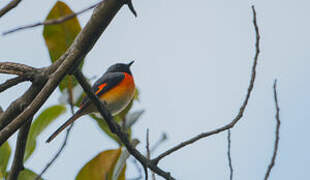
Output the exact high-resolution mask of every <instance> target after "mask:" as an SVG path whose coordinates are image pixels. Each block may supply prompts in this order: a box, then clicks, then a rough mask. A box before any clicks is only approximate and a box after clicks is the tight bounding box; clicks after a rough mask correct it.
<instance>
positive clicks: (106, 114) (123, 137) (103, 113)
mask: <svg viewBox="0 0 310 180" xmlns="http://www.w3.org/2000/svg"><path fill="white" fill-rule="evenodd" d="M74 76H75V78H76V79H77V80H78V82H79V83H80V85H81V87H82V88H83V89H84V91H85V93H86V94H87V96H88V97H89V98H90V99H91V100H92V102H93V103H94V105H95V106H96V107H97V110H98V111H99V113H100V114H101V116H102V117H103V118H104V120H105V121H106V123H107V125H108V126H109V128H110V130H111V132H113V133H114V134H116V135H117V136H118V137H119V139H120V140H121V141H122V143H123V144H124V145H125V146H126V148H127V150H128V152H129V153H130V154H131V155H133V156H134V157H135V158H136V159H137V160H138V161H139V162H140V163H141V164H142V165H143V167H148V168H150V169H151V170H153V171H154V172H155V173H156V174H158V175H160V176H162V177H163V178H165V179H169V180H172V179H174V178H173V177H171V176H170V173H167V172H165V171H163V170H162V169H160V168H159V167H158V166H157V165H155V164H154V163H152V162H151V161H150V160H148V159H147V158H146V157H145V156H143V155H142V154H141V153H140V152H139V151H138V150H137V149H136V148H135V147H133V146H132V145H131V144H130V141H129V139H128V135H127V134H125V133H124V132H123V131H121V127H120V126H119V125H118V124H117V123H116V122H115V121H114V119H113V116H112V115H111V113H110V112H109V111H108V110H107V109H106V108H105V106H104V104H103V103H101V101H100V100H99V98H98V97H97V96H96V95H95V94H94V92H93V91H92V89H91V87H90V85H89V84H88V82H87V80H86V78H85V77H84V75H83V74H82V73H81V71H79V70H78V69H77V70H76V71H75V72H74Z"/></svg>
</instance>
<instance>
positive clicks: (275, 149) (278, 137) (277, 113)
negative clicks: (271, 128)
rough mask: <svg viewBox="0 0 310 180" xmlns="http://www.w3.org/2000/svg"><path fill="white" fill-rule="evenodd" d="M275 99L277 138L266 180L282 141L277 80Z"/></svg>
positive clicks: (274, 89)
mask: <svg viewBox="0 0 310 180" xmlns="http://www.w3.org/2000/svg"><path fill="white" fill-rule="evenodd" d="M273 97H274V102H275V107H276V116H275V119H276V121H277V126H276V132H275V134H276V138H275V141H274V149H273V155H272V158H271V161H270V164H269V166H268V168H267V171H266V174H265V178H264V180H267V179H268V178H269V176H270V172H271V169H272V168H273V166H274V164H275V161H276V157H277V152H278V146H279V140H280V135H279V134H280V125H281V121H280V108H279V104H278V93H277V80H275V81H274V84H273Z"/></svg>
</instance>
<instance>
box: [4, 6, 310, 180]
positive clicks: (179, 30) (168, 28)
mask: <svg viewBox="0 0 310 180" xmlns="http://www.w3.org/2000/svg"><path fill="white" fill-rule="evenodd" d="M7 2H8V0H3V1H1V3H0V7H3V6H4V4H6V3H7ZM65 2H66V3H67V4H69V5H70V6H71V8H72V9H73V10H75V11H78V10H80V9H82V8H85V7H87V6H89V5H91V4H93V3H95V2H96V1H94V0H91V1H69V0H68V1H65ZM54 3H55V1H54V0H53V1H39V0H35V1H29V0H28V1H27V0H24V1H22V3H21V4H20V5H19V6H18V7H17V8H16V9H15V10H13V11H12V12H11V13H9V14H8V15H6V16H4V17H3V18H1V19H0V32H3V31H5V30H8V29H11V28H13V27H16V26H19V25H24V24H28V23H33V22H37V21H39V20H43V19H44V18H45V17H46V15H47V13H48V11H49V9H50V8H51V7H52V6H53V4H54ZM253 4H254V5H255V6H256V10H257V18H258V24H259V27H260V31H261V36H262V39H261V55H260V57H259V63H258V67H257V81H256V84H255V88H254V91H253V94H252V97H251V99H250V102H249V105H248V107H247V109H246V111H245V114H244V118H243V119H242V120H241V121H240V123H239V124H237V126H236V127H235V128H234V129H233V130H232V159H233V166H234V170H235V174H234V179H236V180H237V179H238V180H248V179H251V180H256V179H257V180H258V179H263V176H264V174H265V171H266V168H267V165H268V163H269V161H270V158H271V155H272V148H273V141H274V130H275V120H274V115H275V109H274V102H273V94H272V84H273V80H274V79H275V78H277V79H278V94H279V103H280V108H281V112H280V113H281V115H280V116H281V121H282V125H281V129H280V136H281V139H280V144H279V154H278V157H277V160H276V166H275V167H274V169H273V171H272V172H271V179H273V180H286V179H287V180H291V179H299V180H306V179H309V178H310V176H309V173H307V170H309V162H310V157H309V151H310V146H309V143H308V141H309V140H308V137H309V130H308V127H309V125H310V123H309V121H308V120H307V119H309V116H310V114H309V110H308V108H309V105H310V103H309V91H310V86H309V85H308V83H307V82H306V81H305V80H306V79H307V77H308V76H309V71H308V67H309V66H310V61H309V56H310V55H309V53H308V52H309V41H310V36H309V32H310V26H309V23H308V22H309V17H310V12H309V6H310V3H309V1H307V0H297V1H289V0H281V1H280V0H274V1H268V0H261V1H245V0H237V1H228V0H216V1H215V0H213V1H211V0H207V1H205V0H197V1H185V0H170V1H166V0H157V1H141V0H137V1H134V5H135V7H136V10H137V12H138V18H134V17H133V15H132V14H130V12H129V10H128V8H126V7H124V8H122V9H121V11H120V12H119V13H118V14H117V16H116V18H115V19H114V20H113V22H112V23H111V25H110V26H109V27H108V29H107V30H106V32H105V33H104V34H103V36H102V37H101V38H100V39H99V41H98V43H97V44H96V46H95V47H94V48H93V50H92V51H91V52H90V53H89V54H88V56H87V57H86V63H85V66H84V72H85V74H86V75H87V76H88V77H92V76H97V77H99V76H101V74H102V73H103V72H104V71H105V70H106V68H107V67H108V66H110V65H111V64H113V63H116V62H129V61H130V60H133V59H134V60H136V63H135V64H134V65H133V66H132V71H133V73H134V75H135V80H136V84H137V86H138V87H139V89H140V91H141V98H140V99H141V101H140V102H139V103H138V104H136V106H135V109H141V108H143V109H145V110H146V113H145V114H144V116H143V117H142V118H141V119H140V121H139V122H138V123H137V124H136V125H135V126H134V133H133V134H134V136H135V137H138V138H139V139H140V140H141V141H142V143H141V144H140V145H139V146H138V148H139V149H140V150H141V151H144V147H145V133H146V129H147V128H149V129H150V136H151V143H152V142H155V141H157V139H158V138H159V137H160V136H161V133H162V132H166V133H167V134H168V137H169V140H168V141H167V142H165V143H164V144H163V145H162V146H160V148H158V149H157V151H156V152H155V154H154V155H157V154H159V153H161V152H163V151H164V150H166V149H168V148H169V147H171V146H174V145H176V144H178V143H179V142H181V141H183V140H186V139H188V138H190V137H192V136H194V135H197V134H199V133H201V132H204V131H208V130H212V129H214V128H217V127H219V126H222V125H224V124H225V123H228V122H230V120H231V119H232V118H233V117H234V116H235V115H236V113H237V112H238V110H239V107H240V104H241V102H242V100H243V99H244V96H245V93H246V89H247V86H248V82H249V75H250V67H251V65H252V59H253V56H254V38H255V36H254V29H253V25H252V13H251V8H250V6H251V5H253ZM90 14H91V13H90V12H88V13H86V14H84V15H81V16H80V17H79V20H80V22H81V24H82V26H83V25H84V24H85V23H86V22H87V20H88V18H89V16H90ZM42 29H43V28H42V27H39V28H35V29H32V30H25V31H22V32H18V33H15V34H12V35H8V36H5V37H3V36H1V37H0V61H4V60H5V61H13V62H19V63H25V64H29V65H32V66H35V67H42V66H47V65H49V63H50V61H49V55H48V51H47V49H46V47H45V44H44V40H43V38H42ZM5 77H7V76H3V75H1V76H0V80H1V82H2V81H4V79H5ZM27 85H28V84H26V83H25V84H23V85H19V86H17V87H15V88H13V89H10V90H9V91H6V92H5V93H1V94H0V105H1V106H2V107H7V106H8V102H10V101H12V100H13V99H15V98H16V96H18V95H20V94H21V93H22V92H23V91H24V90H25V88H26V87H28V86H27ZM59 95H60V93H59V92H58V90H57V91H55V92H54V93H53V94H52V96H51V97H50V98H49V99H48V101H47V103H46V104H45V105H44V107H48V106H50V105H53V104H56V103H58V97H59ZM42 109H43V108H42ZM42 109H41V110H42ZM69 116H70V114H69V113H67V114H66V115H65V116H62V117H61V118H59V119H58V120H57V121H55V122H54V123H53V124H52V125H51V126H50V127H49V128H48V129H47V130H46V131H45V132H44V133H43V134H42V135H41V136H40V137H39V140H38V144H39V146H38V147H39V148H37V150H36V152H35V154H34V155H33V156H32V158H31V159H30V160H29V161H28V162H27V164H26V167H29V168H30V169H33V170H34V171H35V172H39V171H41V170H42V168H43V166H45V164H46V163H47V162H48V161H49V160H50V159H51V157H52V156H53V155H54V153H55V152H56V150H57V149H58V147H59V146H60V143H61V142H62V141H63V137H64V134H62V135H61V136H59V137H58V138H56V139H55V141H54V142H53V143H51V144H46V143H45V140H46V138H47V137H48V136H49V135H50V134H51V133H52V132H53V131H54V130H55V129H56V128H57V127H58V126H59V125H60V124H62V122H64V121H65V120H66V118H68V117H69ZM226 135H227V134H226V133H223V134H220V135H216V136H213V137H210V138H208V139H204V140H201V141H199V142H197V143H195V144H194V145H191V146H188V147H186V148H184V149H183V150H181V151H178V152H176V153H174V154H173V155H171V156H169V157H167V158H165V159H164V160H162V161H161V162H160V164H159V165H160V167H162V168H163V169H165V170H167V171H170V172H171V173H172V175H173V176H174V177H176V178H177V179H181V180H189V179H197V180H200V179H201V180H204V179H210V180H213V179H214V180H222V179H223V180H224V179H228V178H229V169H228V166H227V157H226V151H227V142H226ZM10 144H11V145H12V146H15V138H11V139H10ZM116 147H117V146H116V144H115V143H113V142H112V141H111V140H109V139H108V138H107V137H106V136H105V135H103V134H102V133H101V132H100V130H99V129H98V127H97V125H96V124H95V122H93V121H92V120H90V119H88V118H86V117H84V118H81V119H80V120H79V121H77V123H76V124H75V127H74V129H73V130H72V133H71V136H70V139H69V143H68V145H67V147H66V149H65V151H64V152H63V154H62V155H61V157H60V158H59V159H58V160H57V162H56V163H55V164H54V165H53V167H51V168H50V169H49V170H48V172H47V173H46V174H45V175H44V177H45V178H46V179H51V180H54V179H73V178H74V177H75V176H76V174H77V172H78V170H79V169H80V168H81V166H82V165H84V164H85V163H86V162H87V161H88V160H90V159H91V158H93V157H94V156H95V155H96V154H97V153H98V152H100V151H103V150H106V149H109V148H116ZM127 175H128V176H127V177H134V176H135V175H136V171H135V168H134V166H130V167H129V170H128V173H127ZM158 179H160V178H158Z"/></svg>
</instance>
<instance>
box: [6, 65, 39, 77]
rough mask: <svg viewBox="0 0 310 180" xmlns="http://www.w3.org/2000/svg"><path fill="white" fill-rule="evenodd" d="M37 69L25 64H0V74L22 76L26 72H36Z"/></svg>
mask: <svg viewBox="0 0 310 180" xmlns="http://www.w3.org/2000/svg"><path fill="white" fill-rule="evenodd" d="M36 71H37V69H36V68H33V67H31V66H28V65H26V64H20V63H13V62H1V63H0V73H4V74H15V75H23V74H25V73H27V72H36Z"/></svg>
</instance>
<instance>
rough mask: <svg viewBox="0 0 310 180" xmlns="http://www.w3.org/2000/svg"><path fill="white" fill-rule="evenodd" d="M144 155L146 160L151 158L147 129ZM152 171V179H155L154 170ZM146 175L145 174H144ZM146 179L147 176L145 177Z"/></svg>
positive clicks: (147, 131)
mask: <svg viewBox="0 0 310 180" xmlns="http://www.w3.org/2000/svg"><path fill="white" fill-rule="evenodd" d="M145 148H146V157H147V159H148V160H150V159H151V151H150V136H149V129H146V147H145ZM151 173H152V180H155V174H154V172H151ZM146 176H147V174H146ZM145 179H146V180H147V178H145Z"/></svg>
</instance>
